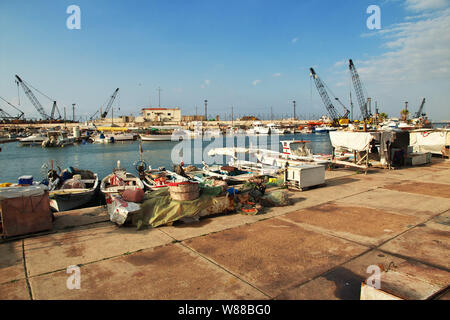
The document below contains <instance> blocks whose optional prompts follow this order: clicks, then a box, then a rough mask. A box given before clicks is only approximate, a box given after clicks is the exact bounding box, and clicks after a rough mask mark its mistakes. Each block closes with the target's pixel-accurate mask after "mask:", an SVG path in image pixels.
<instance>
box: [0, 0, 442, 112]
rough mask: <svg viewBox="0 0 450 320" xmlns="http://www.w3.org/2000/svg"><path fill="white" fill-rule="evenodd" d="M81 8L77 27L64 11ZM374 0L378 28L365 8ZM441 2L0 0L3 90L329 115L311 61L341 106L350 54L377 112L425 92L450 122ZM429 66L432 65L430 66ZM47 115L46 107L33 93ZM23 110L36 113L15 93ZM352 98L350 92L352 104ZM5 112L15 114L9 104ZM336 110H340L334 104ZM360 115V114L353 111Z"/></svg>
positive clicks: (131, 103) (89, 106)
mask: <svg viewBox="0 0 450 320" xmlns="http://www.w3.org/2000/svg"><path fill="white" fill-rule="evenodd" d="M71 4H75V5H78V6H79V7H80V8H81V30H69V29H67V28H66V19H67V17H68V16H69V14H67V13H66V8H67V7H68V6H69V5H71ZM372 4H376V5H379V6H380V7H381V14H382V29H381V30H379V31H376V30H369V29H367V27H366V20H367V18H368V17H369V14H367V13H366V9H367V7H368V6H369V5H372ZM448 7H449V4H448V1H447V0H420V1H419V0H384V1H364V0H358V1H355V0H339V1H328V0H327V1H325V0H303V1H299V0H289V1H287V0H281V1H265V0H240V1H235V0H231V1H230V0H229V1H219V0H190V1H187V0H176V1H174V0H164V1H162V0H161V1H137V0H135V1H103V0H93V1H92V0H91V1H81V0H71V1H56V0H55V1H21V0H17V1H5V0H3V1H1V2H0V96H2V97H4V98H6V99H8V100H10V101H11V102H13V103H17V88H16V86H15V84H14V75H15V74H18V75H20V76H21V77H22V78H23V79H24V80H25V81H27V82H29V83H31V84H32V85H33V86H34V87H36V88H38V89H39V90H41V91H43V92H44V93H46V94H47V95H49V96H50V97H52V98H54V99H55V100H57V101H58V104H59V105H60V108H61V109H62V108H63V106H67V107H69V106H71V104H72V103H76V104H77V114H79V115H82V116H86V115H92V114H93V113H94V112H95V111H96V110H97V109H98V108H99V107H100V106H101V105H103V104H105V102H106V100H107V98H108V97H109V96H110V95H111V94H112V92H113V91H114V89H115V88H117V87H119V88H120V95H119V98H118V99H117V101H116V103H115V104H114V105H115V106H117V107H120V111H117V113H120V114H130V113H133V114H134V115H137V114H138V112H139V111H140V108H141V107H144V106H149V104H151V105H152V106H157V105H158V93H157V88H158V87H159V86H160V87H161V88H162V92H161V105H162V106H179V107H181V108H182V111H183V114H194V113H195V106H196V105H197V106H198V110H199V113H201V112H203V111H202V110H203V101H204V100H205V99H207V100H208V101H209V104H208V111H209V112H208V113H209V114H211V115H216V114H219V115H221V116H222V117H223V115H224V114H225V113H227V112H228V113H230V112H231V106H232V105H234V109H235V114H268V113H269V112H270V107H271V106H272V107H273V113H275V114H292V103H291V101H292V100H293V99H295V100H296V101H297V113H298V114H301V115H303V117H307V116H308V115H311V114H314V115H322V114H326V112H325V109H324V107H323V105H322V103H321V100H320V98H319V96H318V94H317V92H316V89H315V87H313V88H312V89H313V90H312V99H311V82H310V77H309V67H311V66H313V67H314V68H315V69H316V72H317V73H318V74H319V76H320V77H321V78H322V79H323V80H324V81H325V82H326V84H327V85H328V87H330V88H331V89H332V91H333V92H334V93H335V94H336V95H337V96H338V97H339V98H340V99H341V101H343V102H344V103H345V104H348V101H349V91H350V85H349V73H348V69H347V62H346V60H348V59H349V58H352V59H353V60H354V61H355V64H356V66H357V68H358V69H359V70H360V74H361V77H362V79H363V81H364V84H365V87H366V89H367V92H368V94H369V95H370V96H371V97H373V100H375V101H377V102H378V104H379V105H380V108H381V110H382V111H384V112H387V113H388V114H389V115H391V116H398V114H399V112H400V110H401V108H402V107H403V103H404V101H409V103H410V104H409V105H410V107H411V109H412V111H415V109H417V108H418V106H419V104H420V102H421V99H422V98H423V97H426V98H427V105H426V107H425V108H426V111H427V112H428V113H429V115H430V116H431V117H432V118H433V119H439V118H440V119H443V118H445V119H450V108H449V103H448V101H449V100H450V94H449V90H448V88H449V85H450V40H449V36H447V35H448V34H450V24H449V21H450V14H449V9H448ZM430 61H434V63H432V62H430ZM37 97H38V99H39V100H40V101H41V103H42V105H43V106H44V108H45V109H46V110H47V112H50V109H51V102H50V101H48V100H47V99H46V98H44V97H42V96H40V95H37ZM20 98H21V108H22V109H23V110H24V111H25V112H26V114H27V116H29V117H30V116H34V117H36V116H37V112H36V111H35V109H34V108H33V106H32V105H31V104H30V102H29V101H28V99H27V98H26V97H25V95H24V94H23V91H21V92H20ZM354 104H355V106H357V104H356V99H354ZM0 107H2V108H3V109H5V110H7V111H11V112H10V113H14V112H13V111H12V110H10V109H8V107H7V106H4V105H0ZM337 108H339V107H338V106H337ZM355 113H356V114H358V112H356V111H355Z"/></svg>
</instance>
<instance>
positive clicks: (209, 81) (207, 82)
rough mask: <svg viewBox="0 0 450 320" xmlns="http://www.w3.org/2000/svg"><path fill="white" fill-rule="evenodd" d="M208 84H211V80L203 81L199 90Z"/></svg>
mask: <svg viewBox="0 0 450 320" xmlns="http://www.w3.org/2000/svg"><path fill="white" fill-rule="evenodd" d="M210 84H211V80H205V81H203V84H202V85H201V86H200V88H202V89H205V88H206V87H207V86H209V85H210Z"/></svg>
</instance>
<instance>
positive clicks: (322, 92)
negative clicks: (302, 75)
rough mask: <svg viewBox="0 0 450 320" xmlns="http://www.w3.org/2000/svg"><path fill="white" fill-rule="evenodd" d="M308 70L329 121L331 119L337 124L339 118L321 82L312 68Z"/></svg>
mask: <svg viewBox="0 0 450 320" xmlns="http://www.w3.org/2000/svg"><path fill="white" fill-rule="evenodd" d="M309 70H310V71H311V76H312V77H313V78H314V82H315V84H316V87H317V91H319V95H320V97H321V98H322V101H323V104H324V105H325V108H327V111H328V113H329V114H330V116H331V119H333V121H334V122H338V121H339V118H340V116H339V114H338V113H337V111H336V108H335V107H334V105H333V103H331V99H330V97H329V96H328V93H327V90H326V89H325V86H324V84H323V82H322V80H321V79H320V78H319V76H318V75H317V74H316V72H315V71H314V69H313V68H310V69H309Z"/></svg>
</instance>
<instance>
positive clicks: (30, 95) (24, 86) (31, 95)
mask: <svg viewBox="0 0 450 320" xmlns="http://www.w3.org/2000/svg"><path fill="white" fill-rule="evenodd" d="M16 79H17V81H19V83H20V85H21V86H22V89H23V91H24V92H25V95H26V96H27V97H28V99H30V101H31V103H32V104H33V106H34V107H35V108H36V110H37V111H38V112H39V114H40V115H41V116H42V118H43V119H44V120H59V119H61V113H60V112H59V109H58V107H57V105H56V101H54V100H53V99H51V98H50V97H48V96H47V95H45V94H43V93H42V92H40V91H39V90H37V89H36V88H34V89H35V90H36V91H38V92H39V93H40V94H42V95H43V96H45V97H46V98H47V99H49V100H50V101H53V108H52V112H51V115H48V114H47V113H46V112H45V110H44V108H43V107H42V105H41V103H40V102H39V100H38V99H37V98H36V96H35V95H34V93H33V92H32V91H31V89H30V88H29V87H28V85H27V84H26V83H25V81H23V80H22V79H21V78H20V77H19V76H18V75H16ZM30 86H31V85H30ZM55 110H57V111H58V114H59V118H58V119H55V118H54V116H55Z"/></svg>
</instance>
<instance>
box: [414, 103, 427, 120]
mask: <svg viewBox="0 0 450 320" xmlns="http://www.w3.org/2000/svg"><path fill="white" fill-rule="evenodd" d="M424 106H425V98H423V100H422V104H421V105H420V107H419V111H417V112H416V114H415V116H414V117H415V118H420V117H422V116H425V114H424V113H423V107H424Z"/></svg>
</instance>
